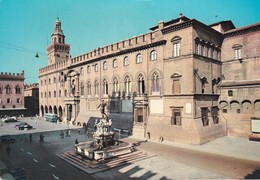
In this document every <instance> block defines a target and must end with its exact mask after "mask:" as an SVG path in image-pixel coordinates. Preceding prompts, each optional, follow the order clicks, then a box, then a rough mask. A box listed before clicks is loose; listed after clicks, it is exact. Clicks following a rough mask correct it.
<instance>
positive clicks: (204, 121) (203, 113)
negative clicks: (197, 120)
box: [201, 107, 209, 126]
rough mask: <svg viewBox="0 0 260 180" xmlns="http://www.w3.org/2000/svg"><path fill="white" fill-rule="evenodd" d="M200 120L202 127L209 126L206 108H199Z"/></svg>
mask: <svg viewBox="0 0 260 180" xmlns="http://www.w3.org/2000/svg"><path fill="white" fill-rule="evenodd" d="M201 120H202V124H203V126H208V125H209V119H208V108H207V107H202V108H201Z"/></svg>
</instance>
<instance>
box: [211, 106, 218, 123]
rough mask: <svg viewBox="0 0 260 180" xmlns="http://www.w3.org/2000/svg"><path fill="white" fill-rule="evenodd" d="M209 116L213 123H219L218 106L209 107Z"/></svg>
mask: <svg viewBox="0 0 260 180" xmlns="http://www.w3.org/2000/svg"><path fill="white" fill-rule="evenodd" d="M211 116H212V119H213V122H214V124H218V123H219V118H218V107H216V106H214V107H212V108H211Z"/></svg>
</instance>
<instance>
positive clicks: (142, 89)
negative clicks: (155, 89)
mask: <svg viewBox="0 0 260 180" xmlns="http://www.w3.org/2000/svg"><path fill="white" fill-rule="evenodd" d="M144 92H145V81H144V77H143V75H142V74H140V75H139V76H138V93H139V94H143V93H144Z"/></svg>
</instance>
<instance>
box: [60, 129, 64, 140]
mask: <svg viewBox="0 0 260 180" xmlns="http://www.w3.org/2000/svg"><path fill="white" fill-rule="evenodd" d="M60 137H61V139H63V138H64V132H63V131H61V133H60Z"/></svg>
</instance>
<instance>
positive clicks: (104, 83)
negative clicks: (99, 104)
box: [103, 79, 108, 94]
mask: <svg viewBox="0 0 260 180" xmlns="http://www.w3.org/2000/svg"><path fill="white" fill-rule="evenodd" d="M103 94H108V82H107V80H106V79H104V80H103Z"/></svg>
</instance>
